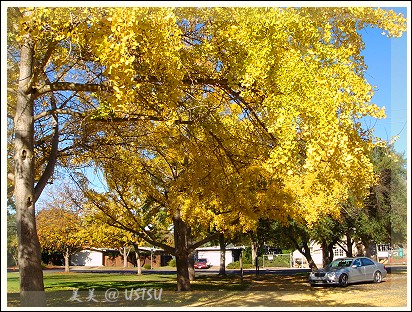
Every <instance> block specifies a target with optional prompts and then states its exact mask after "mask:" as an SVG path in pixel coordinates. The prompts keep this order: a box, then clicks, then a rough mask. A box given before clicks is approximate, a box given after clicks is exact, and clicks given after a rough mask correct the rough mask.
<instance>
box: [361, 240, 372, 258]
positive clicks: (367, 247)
mask: <svg viewBox="0 0 412 312" xmlns="http://www.w3.org/2000/svg"><path fill="white" fill-rule="evenodd" d="M363 245H364V246H365V256H366V257H371V251H370V248H369V246H370V242H369V241H365V242H363Z"/></svg>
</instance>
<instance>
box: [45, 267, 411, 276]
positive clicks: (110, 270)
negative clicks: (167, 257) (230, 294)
mask: <svg viewBox="0 0 412 312" xmlns="http://www.w3.org/2000/svg"><path fill="white" fill-rule="evenodd" d="M386 269H387V271H388V273H389V274H390V273H396V272H406V271H407V266H406V265H392V266H386ZM63 271H64V269H48V270H44V271H43V272H45V273H47V272H63ZM70 271H71V272H76V273H106V274H107V273H115V274H136V271H137V269H123V268H119V269H115V268H108V269H105V268H96V269H93V268H81V267H75V268H71V269H70ZM309 272H310V269H307V268H260V269H259V273H258V274H260V275H261V274H281V275H294V274H298V273H309ZM218 273H219V270H218V269H216V268H210V269H203V270H202V269H196V274H218ZM226 273H227V274H241V272H240V270H226ZM143 274H176V270H159V269H154V270H147V269H144V270H143ZM243 274H244V275H252V274H256V269H247V270H243Z"/></svg>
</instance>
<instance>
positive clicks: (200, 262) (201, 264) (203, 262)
mask: <svg viewBox="0 0 412 312" xmlns="http://www.w3.org/2000/svg"><path fill="white" fill-rule="evenodd" d="M194 267H195V269H208V268H210V263H209V261H207V259H206V258H201V259H197V261H196V262H195V265H194Z"/></svg>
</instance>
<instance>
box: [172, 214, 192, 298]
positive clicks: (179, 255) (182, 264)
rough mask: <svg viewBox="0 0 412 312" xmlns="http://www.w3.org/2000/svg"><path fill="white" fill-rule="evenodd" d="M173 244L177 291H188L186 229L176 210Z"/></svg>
mask: <svg viewBox="0 0 412 312" xmlns="http://www.w3.org/2000/svg"><path fill="white" fill-rule="evenodd" d="M173 226H174V242H175V250H176V251H175V253H176V254H175V256H176V271H177V291H190V290H191V289H190V278H189V270H188V266H189V262H188V253H187V237H186V235H187V227H186V224H185V223H184V222H183V220H182V219H181V217H180V211H179V210H176V212H175V214H174V216H173Z"/></svg>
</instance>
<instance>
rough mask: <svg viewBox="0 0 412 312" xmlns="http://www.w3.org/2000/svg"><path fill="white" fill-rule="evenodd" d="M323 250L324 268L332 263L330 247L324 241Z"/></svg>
mask: <svg viewBox="0 0 412 312" xmlns="http://www.w3.org/2000/svg"><path fill="white" fill-rule="evenodd" d="M321 248H322V260H323V267H326V266H327V265H328V264H329V263H330V262H331V259H330V256H329V245H328V244H327V243H326V241H322V243H321Z"/></svg>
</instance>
